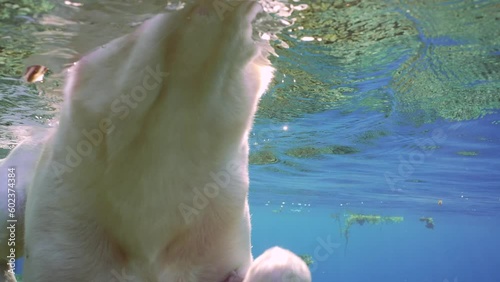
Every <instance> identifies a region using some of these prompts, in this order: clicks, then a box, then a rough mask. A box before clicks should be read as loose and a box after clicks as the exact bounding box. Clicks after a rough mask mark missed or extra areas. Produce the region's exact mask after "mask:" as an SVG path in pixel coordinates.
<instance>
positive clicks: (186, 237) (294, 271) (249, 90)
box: [2, 0, 311, 282]
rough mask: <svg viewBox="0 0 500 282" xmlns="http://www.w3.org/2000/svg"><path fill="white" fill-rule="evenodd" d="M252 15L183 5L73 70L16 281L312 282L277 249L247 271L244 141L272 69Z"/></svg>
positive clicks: (249, 5)
mask: <svg viewBox="0 0 500 282" xmlns="http://www.w3.org/2000/svg"><path fill="white" fill-rule="evenodd" d="M259 10H260V8H259V5H258V4H256V2H254V1H236V2H223V1H222V0H205V1H199V2H197V3H194V4H188V5H186V7H185V8H184V9H182V10H180V11H176V12H170V13H168V14H162V15H158V16H156V17H154V18H153V19H151V20H149V21H147V22H146V23H145V24H143V25H142V26H141V27H140V28H139V29H138V30H137V31H135V32H134V33H132V34H130V35H128V36H125V37H122V38H119V39H116V40H114V41H112V42H110V43H109V44H107V45H105V46H103V47H102V48H99V49H97V50H96V51H94V52H93V53H91V54H89V55H87V56H85V57H83V58H82V59H81V60H80V61H79V62H78V63H77V64H76V65H75V66H74V67H72V69H70V71H69V76H68V80H67V83H66V88H65V102H64V105H63V108H62V112H61V119H60V124H59V127H58V128H57V130H56V131H55V132H54V133H53V134H51V135H50V136H49V138H48V140H47V141H46V142H44V143H45V144H44V146H43V149H42V152H41V154H40V158H39V161H38V164H37V167H36V172H35V176H34V178H33V181H32V185H31V188H30V190H29V193H28V194H29V195H28V200H27V205H26V237H25V238H26V245H25V258H26V262H25V273H24V281H27V282H48V281H51V282H54V281H56V282H77V281H82V282H88V281H97V282H100V281H103V282H108V281H144V282H145V281H148V282H153V281H154V282H156V281H164V282H181V281H182V282H222V281H243V279H245V281H248V282H256V281H262V282H264V281H311V275H310V272H309V270H308V269H307V266H305V264H304V262H303V261H301V260H300V259H299V258H298V257H297V256H295V255H294V254H292V253H291V252H288V251H285V250H283V249H279V248H274V249H272V250H270V251H268V252H266V253H265V255H264V256H263V257H262V258H259V259H257V260H256V261H255V263H254V264H253V265H252V255H251V252H250V248H251V243H250V215H249V207H248V200H247V194H248V184H249V180H248V150H249V148H248V134H249V131H250V129H251V126H252V122H253V117H254V114H255V111H256V109H257V104H258V101H259V98H260V96H261V95H262V94H263V92H264V91H265V90H266V88H267V86H268V84H269V82H270V80H271V79H272V72H273V69H272V67H271V66H270V63H269V61H268V59H267V55H268V52H269V50H270V47H269V45H268V43H267V42H255V41H254V40H252V26H251V22H252V20H253V19H254V18H255V16H256V14H257V13H258V12H259ZM2 173H3V171H2ZM2 244H3V242H2ZM2 257H4V256H3V254H2ZM263 266H267V267H263ZM269 266H270V267H269ZM274 266H275V267H274ZM249 269H250V271H249ZM247 272H248V273H249V275H248V276H247V277H246V278H245V276H246V275H247Z"/></svg>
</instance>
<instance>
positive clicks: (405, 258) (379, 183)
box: [250, 111, 500, 282]
mask: <svg viewBox="0 0 500 282" xmlns="http://www.w3.org/2000/svg"><path fill="white" fill-rule="evenodd" d="M499 118H500V115H498V114H496V115H490V116H487V117H485V118H483V119H480V120H474V121H467V122H460V123H458V122H445V121H441V122H436V123H434V124H428V125H425V126H421V127H412V126H400V125H395V124H392V122H391V121H390V120H388V121H387V122H385V123H382V124H380V123H381V120H383V117H378V118H377V116H376V115H369V114H368V115H367V114H361V113H357V114H356V115H355V118H353V117H352V115H351V116H349V117H342V115H341V114H340V113H338V112H335V111H331V112H329V113H322V114H318V116H316V117H310V119H305V118H304V119H299V120H296V121H293V122H290V123H287V125H288V127H289V130H288V132H287V133H286V136H279V135H278V136H277V137H276V139H274V142H276V143H279V144H280V143H281V144H282V145H281V146H280V147H282V148H283V149H284V148H285V147H286V146H288V144H290V142H293V143H295V144H296V143H297V141H295V142H294V141H292V140H293V139H294V138H297V137H296V136H295V137H294V134H293V131H294V130H297V131H300V132H303V133H304V132H305V133H306V134H305V135H308V134H307V133H309V136H310V139H311V140H316V143H317V144H321V143H329V142H334V143H342V144H348V145H349V144H356V141H355V140H356V138H355V136H356V133H359V132H363V131H365V130H367V128H373V126H372V127H370V126H369V125H370V124H380V126H383V127H384V128H386V130H387V131H389V134H388V135H387V136H384V137H381V138H378V139H377V140H374V141H373V142H372V143H370V144H360V145H359V148H361V151H360V152H359V153H356V154H352V155H347V156H323V157H318V158H316V159H307V160H305V161H303V162H302V163H299V164H298V165H297V167H295V168H293V169H292V168H289V167H288V168H287V167H283V168H282V169H283V171H286V172H282V173H277V172H276V171H269V170H268V169H266V167H265V166H253V167H251V179H252V182H251V183H252V184H251V194H250V203H251V207H252V213H253V217H252V219H253V228H254V230H253V239H254V253H255V254H258V253H260V252H261V251H263V250H264V249H266V248H268V247H269V246H272V245H276V244H278V245H282V246H284V247H287V248H290V249H292V250H293V251H295V252H296V253H299V254H301V253H307V254H311V255H312V256H313V259H314V258H315V256H316V257H317V258H316V259H314V260H315V264H313V266H312V269H313V272H312V273H313V280H314V281H353V282H358V281H415V282H417V281H418V282H420V281H422V282H423V281H436V282H437V281H439V282H443V281H446V279H447V280H448V281H454V280H455V279H456V281H499V279H500V270H499V269H498V265H499V262H500V255H499V251H500V241H499V240H498V235H499V234H500V227H499V225H498V222H500V221H499V219H500V191H499V187H498V186H499V183H500V175H499V173H498V168H499V167H500V163H499V157H498V145H499V144H500V143H499V141H500V131H499V130H498V126H499V125H496V124H492V122H494V121H496V120H498V119H499ZM312 120H321V121H322V122H321V124H316V125H314V126H311V121H312ZM342 128H343V129H342ZM255 130H259V128H256V129H255ZM435 130H438V131H439V132H440V135H439V136H440V138H434V139H433V138H432V136H433V134H432V132H433V131H435ZM283 135H285V134H283ZM409 136H415V137H409ZM436 136H437V135H436ZM291 139H292V140H291ZM353 139H354V141H352V140H353ZM311 140H310V141H311ZM319 140H322V141H319ZM419 140H421V142H422V144H426V142H427V143H429V144H432V142H434V143H436V144H437V145H438V146H439V148H438V149H435V150H432V151H424V150H421V149H420V148H419V146H418V144H419ZM304 142H309V141H304ZM464 148H465V149H468V150H474V151H476V152H477V153H478V155H477V156H474V157H471V156H462V155H458V154H457V153H456V152H457V151H459V150H463V149H464ZM410 156H413V159H411V160H413V161H411V160H410ZM418 156H420V157H418ZM272 166H276V165H272ZM304 170H305V171H304ZM388 173H389V174H393V175H395V179H396V181H394V182H395V183H393V182H390V181H389V182H388V181H387V179H386V175H387V174H388ZM417 180H418V181H417ZM438 200H442V203H443V204H442V205H438ZM299 204H300V205H299ZM304 205H307V206H304ZM309 205H310V206H309ZM281 206H283V208H281V211H280V212H276V210H279V209H280V207H281ZM273 211H274V212H273ZM349 212H355V213H363V214H380V215H383V216H403V217H404V221H403V222H402V223H398V224H380V225H363V226H358V225H355V226H353V227H352V228H351V232H350V237H349V242H348V244H346V241H345V238H344V236H343V234H342V233H341V232H342V230H341V227H339V222H338V221H337V220H335V219H333V218H332V217H331V216H330V215H331V214H341V216H344V217H346V216H347V214H348V213H349ZM423 216H426V217H433V219H434V223H435V227H434V229H428V228H425V224H424V223H423V222H420V221H419V218H420V217H423ZM321 240H322V241H323V242H330V243H332V245H333V246H334V247H332V248H331V249H328V248H325V247H324V244H323V245H322V244H321V243H320V241H321ZM318 248H319V250H318Z"/></svg>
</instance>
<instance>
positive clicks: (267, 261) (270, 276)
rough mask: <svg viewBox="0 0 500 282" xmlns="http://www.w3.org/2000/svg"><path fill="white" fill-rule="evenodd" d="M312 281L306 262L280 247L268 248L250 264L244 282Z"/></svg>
mask: <svg viewBox="0 0 500 282" xmlns="http://www.w3.org/2000/svg"><path fill="white" fill-rule="evenodd" d="M262 281H266V282H311V272H310V271H309V268H308V267H307V265H306V263H305V262H304V261H303V260H302V259H301V258H299V257H298V256H297V255H295V254H294V253H292V252H290V251H289V250H285V249H282V248H280V247H273V248H270V249H268V250H266V251H265V252H264V253H263V254H262V255H260V256H259V257H258V258H257V259H256V260H255V261H254V262H253V263H252V265H251V266H250V269H249V270H248V272H247V275H246V277H245V280H243V282H262Z"/></svg>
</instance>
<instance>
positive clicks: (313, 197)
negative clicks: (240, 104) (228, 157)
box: [0, 0, 500, 282]
mask: <svg viewBox="0 0 500 282" xmlns="http://www.w3.org/2000/svg"><path fill="white" fill-rule="evenodd" d="M269 3H274V4H269ZM269 3H268V6H267V7H266V12H268V15H267V16H266V17H261V18H259V21H258V22H256V23H255V25H256V26H257V31H258V33H259V34H258V36H260V37H267V38H270V40H271V42H272V45H273V47H274V52H275V54H273V55H271V57H270V59H271V62H272V64H273V66H274V68H275V69H276V71H275V76H274V80H273V81H272V82H271V86H270V88H269V89H268V91H267V92H266V94H265V95H264V96H263V97H262V98H261V101H260V104H259V110H258V112H257V115H256V119H255V122H254V126H253V130H252V132H251V135H250V166H249V169H250V191H249V203H250V213H251V219H252V234H251V235H252V246H253V247H252V253H253V254H254V256H257V255H258V254H261V253H262V252H263V251H264V250H266V249H268V248H270V247H272V246H275V245H278V246H281V247H283V248H286V249H289V250H291V251H293V252H294V253H296V254H298V255H300V257H301V258H302V259H303V260H304V261H305V262H306V263H307V265H308V266H309V268H310V270H311V273H312V280H313V281H315V282H337V281H338V282H367V281H380V282H382V281H383V282H467V281H470V282H479V281H481V282H483V281H484V282H495V281H500V1H498V0H489V1H483V0H468V1H459V0H352V1H344V0H304V1H302V0H297V1H295V0H293V1H292V0H290V1H283V0H281V1H269ZM181 6H182V3H179V2H175V1H172V2H168V1H164V0H161V1H160V0H101V1H98V0H82V1H63V0H57V1H56V0H37V1H35V0H19V1H12V0H0V158H5V157H6V156H7V154H8V153H9V151H10V150H11V149H12V148H14V147H15V146H16V145H17V144H19V143H20V142H21V141H22V140H24V139H25V138H27V137H28V136H31V135H33V134H36V133H37V132H40V131H44V130H46V129H47V128H50V127H54V126H56V125H57V120H58V113H59V111H60V108H61V104H62V92H63V85H64V77H65V70H66V69H67V68H68V67H69V66H71V65H72V64H73V63H74V62H75V61H77V60H78V59H79V58H80V57H81V56H82V55H84V54H85V53H87V52H89V51H91V50H93V49H94V48H96V47H99V46H101V45H103V44H105V43H106V42H108V41H110V40H112V39H114V38H116V37H118V36H121V35H123V34H126V33H130V32H132V31H133V30H134V29H135V28H136V27H137V26H139V25H140V24H141V23H142V22H144V21H145V20H146V19H149V18H151V17H152V16H153V15H155V14H157V13H159V12H163V11H165V10H172V9H179V7H181ZM34 65H36V66H44V68H42V69H35V70H32V71H35V72H39V73H41V76H42V77H43V74H45V76H44V77H43V81H37V82H34V83H25V82H22V81H21V80H20V78H21V77H23V75H25V71H26V68H27V67H28V66H34ZM45 68H46V69H45ZM40 80H42V79H40ZM16 272H17V273H18V278H19V281H22V259H21V260H20V262H19V264H18V267H17V268H16Z"/></svg>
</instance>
